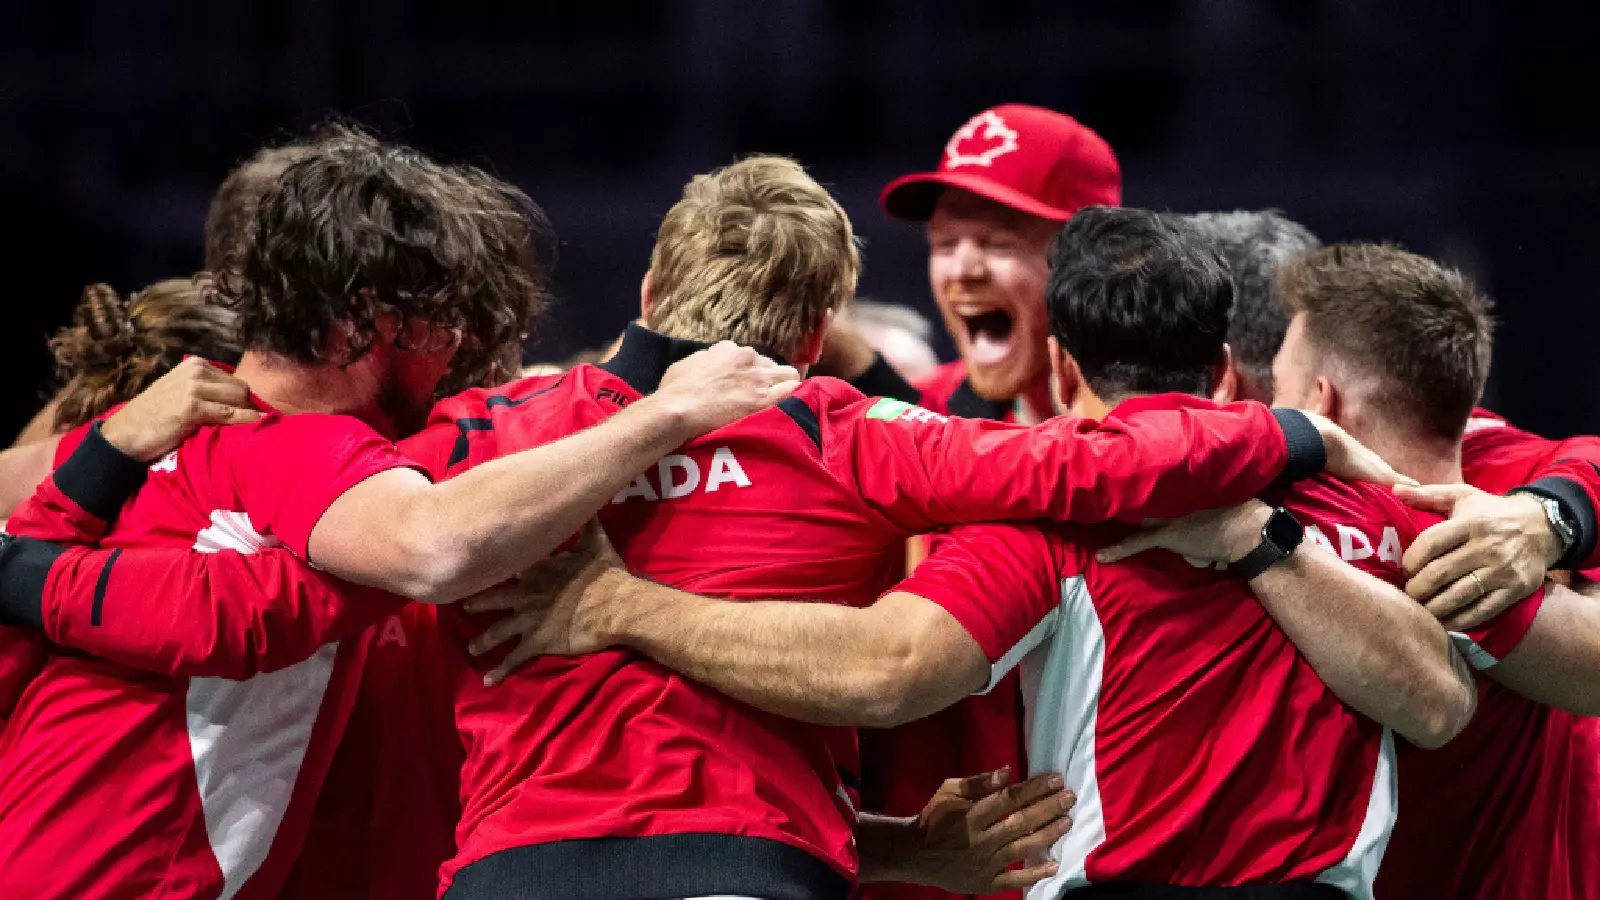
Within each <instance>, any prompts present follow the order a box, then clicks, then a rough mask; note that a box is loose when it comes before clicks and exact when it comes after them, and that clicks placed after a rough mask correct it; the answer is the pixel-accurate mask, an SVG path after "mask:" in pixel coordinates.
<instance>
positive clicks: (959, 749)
mask: <svg viewBox="0 0 1600 900" xmlns="http://www.w3.org/2000/svg"><path fill="white" fill-rule="evenodd" d="M916 388H917V394H916V398H917V402H919V403H920V404H921V405H923V406H925V407H927V408H928V409H931V410H934V411H935V412H941V413H946V414H949V415H952V416H961V417H963V418H968V419H991V420H994V421H1002V422H1015V421H1016V420H1017V416H1016V404H1015V403H1014V402H1013V403H1003V402H1000V401H996V400H990V399H988V398H986V397H982V396H980V395H979V394H978V392H977V391H975V390H974V389H973V387H972V382H971V381H969V380H968V379H967V364H966V363H965V362H964V361H961V360H956V361H955V362H951V363H945V364H944V365H942V366H940V367H939V368H938V369H937V370H936V371H935V372H934V373H933V374H931V375H929V376H928V377H927V378H926V379H923V380H922V381H921V382H919V383H918V384H917V385H916ZM904 399H908V400H909V399H912V398H911V397H906V398H904ZM860 733H861V794H862V802H863V803H865V804H866V807H867V808H868V809H871V810H875V811H881V812H883V813H886V814H888V815H893V816H914V815H916V814H918V813H920V812H922V807H923V804H925V803H927V802H928V798H929V797H931V796H933V792H934V791H936V790H938V789H939V786H940V785H941V784H943V783H944V780H945V779H946V778H950V777H952V776H954V775H963V774H975V773H978V772H992V771H994V770H996V769H999V768H1000V767H1002V766H1010V767H1011V771H1013V772H1024V771H1027V767H1028V760H1027V754H1026V752H1025V751H1024V743H1023V734H1022V685H1021V682H1020V681H1019V680H1018V679H1017V676H1016V675H1015V674H1012V675H1010V676H1009V677H1007V679H1006V680H1005V681H1004V682H1003V683H1001V684H999V685H996V686H995V689H994V690H992V691H989V692H988V693H985V694H980V695H977V696H974V697H968V698H966V699H965V700H962V701H961V702H959V703H956V704H955V705H953V706H949V707H947V708H945V709H942V710H940V711H938V712H936V713H934V714H933V715H931V716H927V717H925V718H921V719H918V720H916V721H914V722H907V723H905V724H904V725H899V726H897V727H895V728H886V729H879V728H863V729H861V730H860ZM860 896H861V900H956V897H957V895H955V894H951V893H949V892H948V891H942V890H940V889H938V888H932V887H924V886H922V885H916V884H893V883H884V884H869V885H863V886H862V887H861V891H860ZM994 896H997V897H1001V898H1005V900H1021V898H1022V893H1021V892H1020V891H1009V892H1005V893H1001V894H996V895H994Z"/></svg>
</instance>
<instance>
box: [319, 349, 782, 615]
mask: <svg viewBox="0 0 1600 900" xmlns="http://www.w3.org/2000/svg"><path fill="white" fill-rule="evenodd" d="M795 384H796V381H795V371H794V369H792V368H790V367H788V366H779V365H776V364H774V363H772V362H771V361H769V360H766V359H765V358H763V357H761V356H759V355H757V354H756V353H755V351H753V350H750V349H748V348H740V347H736V346H734V345H733V344H729V343H726V342H724V343H722V344H717V345H715V346H713V347H712V348H710V349H709V350H705V351H701V352H700V353H696V354H694V355H693V356H690V357H688V358H686V359H684V360H681V361H679V362H678V363H676V364H675V365H673V366H672V368H670V369H668V370H667V373H666V375H665V376H664V377H663V378H662V381H661V386H660V388H659V389H658V390H657V391H656V393H655V394H653V395H651V396H649V397H646V398H644V399H642V400H639V401H637V402H635V403H633V404H632V405H631V406H629V407H628V408H627V409H625V410H623V411H622V412H620V413H618V414H616V415H615V416H613V417H611V418H610V419H609V420H607V421H605V422H603V423H601V424H599V425H596V426H595V427H593V428H590V429H588V430H586V431H583V432H580V433H578V434H575V435H572V436H570V437H567V438H564V439H562V440H559V441H556V442H554V443H551V444H546V445H545V446H542V447H536V448H533V449H531V450H524V451H521V452H519V453H514V454H511V455H508V456H505V457H502V458H500V459H497V460H494V461H491V462H488V463H485V464H483V465H481V466H477V467H475V468H473V469H470V470H468V471H466V472H464V473H462V474H461V475H459V476H457V477H455V478H452V479H450V480H449V481H446V482H442V483H440V484H433V483H431V482H429V481H428V479H427V478H426V477H424V476H423V475H422V474H420V473H418V472H415V471H413V470H410V469H404V468H392V469H389V470H387V471H383V472H380V473H379V474H376V475H373V476H371V477H369V478H367V479H365V480H364V481H362V482H360V483H359V484H357V485H355V486H354V487H351V488H350V489H349V490H346V491H344V492H343V494H341V495H340V496H339V497H338V498H337V499H336V500H334V501H333V502H332V503H331V505H329V506H328V507H327V509H326V512H324V513H323V514H322V516H321V517H320V518H319V519H318V520H317V523H316V525H315V526H314V528H313V529H312V531H311V533H310V538H309V540H308V542H307V543H308V547H307V554H308V556H309V558H310V559H311V560H312V561H313V562H314V563H315V564H316V565H317V566H318V567H319V568H321V569H323V570H325V571H328V572H331V573H332V574H334V575H337V576H339V577H341V578H344V579H346V580H348V581H353V582H355V583H357V584H365V585H368V586H371V587H376V588H381V589H383V590H387V591H390V592H392V593H395V594H399V595H401V596H404V597H410V598H412V599H414V600H422V601H425V602H429V603H448V602H451V601H454V600H459V599H461V598H462V597H465V596H468V595H469V594H472V593H475V592H477V591H480V590H483V589H484V588H487V587H489V586H491V585H493V584H497V583H499V582H500V581H503V580H505V579H506V578H509V577H511V576H513V575H515V574H517V573H518V572H521V571H522V570H524V569H526V568H528V567H529V566H531V565H533V564H534V563H535V562H537V561H538V560H540V559H542V558H543V557H544V556H546V555H547V554H549V553H550V551H552V550H554V549H555V548H556V547H557V546H558V545H560V544H561V542H562V541H564V540H566V539H567V538H568V537H570V536H571V535H572V534H573V533H574V532H576V531H577V530H578V529H579V528H580V527H582V525H583V523H584V521H585V520H587V519H588V518H589V517H591V516H593V515H594V514H595V513H596V512H598V511H599V510H600V509H601V508H602V507H603V506H604V505H605V504H606V503H608V502H610V500H611V498H612V497H614V496H615V495H616V493H617V492H618V491H620V490H622V488H624V487H626V486H627V485H628V484H629V483H630V482H631V481H632V480H633V479H634V477H635V476H636V475H638V474H639V472H641V471H643V470H644V469H645V468H646V467H648V466H649V465H650V464H652V463H654V462H655V461H656V460H658V459H659V458H661V457H662V456H664V455H665V454H667V453H668V452H670V451H671V450H673V449H674V448H676V447H678V446H679V445H681V444H683V443H684V442H685V441H688V440H690V439H691V438H694V437H697V436H699V435H700V434H703V433H705V432H707V431H711V430H714V429H716V428H720V427H722V426H723V425H727V424H729V423H731V422H733V421H735V420H737V419H739V418H742V417H744V416H745V415H748V414H750V413H752V412H755V411H757V410H760V409H764V408H766V407H767V406H770V405H772V404H773V403H775V402H777V401H778V400H779V399H781V398H782V397H784V396H786V395H787V394H788V392H789V391H790V390H792V389H793V387H794V386H795Z"/></svg>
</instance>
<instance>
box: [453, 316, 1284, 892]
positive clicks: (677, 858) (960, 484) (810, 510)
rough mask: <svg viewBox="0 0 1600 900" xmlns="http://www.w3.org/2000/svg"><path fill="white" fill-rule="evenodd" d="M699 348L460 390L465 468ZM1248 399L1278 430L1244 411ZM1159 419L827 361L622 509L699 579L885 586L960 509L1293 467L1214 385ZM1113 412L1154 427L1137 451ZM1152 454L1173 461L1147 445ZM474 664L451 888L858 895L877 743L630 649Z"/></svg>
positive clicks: (464, 665)
mask: <svg viewBox="0 0 1600 900" xmlns="http://www.w3.org/2000/svg"><path fill="white" fill-rule="evenodd" d="M698 346H699V345H696V344H693V343H692V342H685V341H672V340H669V339H667V338H664V337H662V336H660V335H655V334H652V333H650V332H648V331H644V330H642V329H637V328H633V329H630V330H629V333H628V336H627V338H626V339H625V341H624V343H623V346H622V348H621V349H620V350H619V352H618V354H617V356H616V357H615V358H614V359H613V360H612V361H611V363H608V364H607V366H605V367H598V368H597V367H590V366H580V367H578V368H576V369H574V370H572V371H571V372H569V373H566V374H565V375H561V376H553V377H547V378H535V379H528V380H526V381H523V382H519V383H517V384H515V385H512V386H510V387H509V388H505V389H501V390H499V391H495V392H469V393H468V394H465V395H462V396H461V397H459V398H455V399H453V400H451V401H446V402H445V403H443V404H441V405H440V407H439V409H437V410H436V412H435V417H436V421H438V422H445V423H448V424H449V426H450V427H453V428H456V429H458V430H459V440H458V442H457V444H456V446H455V447H454V448H452V452H451V466H452V468H451V471H452V472H454V471H458V470H459V467H461V466H467V465H472V464H475V463H477V462H480V461H483V460H487V459H492V458H495V457H499V456H503V455H505V454H506V453H509V452H512V451H515V450H519V449H523V448H526V447H530V446H534V445H537V444H542V443H545V442H547V441H550V440H553V439H555V438H558V437H561V436H563V435H565V434H567V433H570V432H572V431H576V430H578V429H580V428H584V427H588V426H589V425H592V424H593V423H595V422H597V421H599V420H601V419H603V418H605V417H606V416H608V415H610V414H612V413H613V412H614V411H615V410H617V409H619V408H620V407H622V406H624V405H626V404H627V403H629V402H631V401H632V400H634V399H635V398H637V397H639V396H641V395H642V394H644V393H648V392H649V391H651V390H653V389H654V387H655V385H656V383H657V382H658V381H659V378H660V377H661V374H662V372H663V371H664V370H665V369H666V367H667V365H668V364H669V363H671V362H672V361H674V360H675V359H676V358H678V357H680V356H682V355H686V354H687V353H688V352H691V351H692V350H694V349H697V348H698ZM1246 409H1248V410H1249V411H1250V412H1249V416H1250V417H1251V418H1254V419H1255V424H1254V425H1245V423H1243V422H1241V421H1237V420H1234V419H1233V417H1234V416H1235V415H1238V414H1239V413H1242V412H1244V411H1245V410H1246ZM1157 414H1158V415H1173V414H1177V415H1180V416H1183V417H1185V418H1186V419H1187V420H1188V421H1186V422H1182V423H1180V422H1176V421H1170V420H1169V421H1167V422H1165V423H1161V424H1158V423H1156V422H1155V421H1153V420H1150V419H1149V418H1148V417H1147V416H1146V415H1131V416H1129V417H1127V418H1126V419H1118V420H1113V421H1108V422H1107V423H1105V424H1103V425H1102V426H1100V428H1098V429H1097V428H1096V427H1095V426H1094V425H1093V424H1092V423H1086V422H1083V421H1070V420H1058V421H1056V422H1053V423H1050V424H1049V425H1047V426H1044V427H1041V428H1038V429H1023V428H1019V427H1014V426H1006V425H1002V424H998V423H992V422H982V421H967V420H959V419H946V418H945V417H944V416H941V415H938V414H935V413H932V412H929V411H927V410H922V409H919V408H916V407H913V406H911V405H909V404H907V403H904V402H901V401H893V400H879V401H874V400H868V399H866V398H863V397H861V395H860V394H859V393H858V392H856V391H854V390H852V389H851V388H849V387H848V386H846V385H844V384H843V383H841V382H838V381H834V380H832V379H811V380H808V381H807V382H805V383H804V384H803V385H802V386H801V388H800V389H799V390H798V391H797V392H796V393H795V395H794V396H793V397H791V398H789V399H786V400H785V401H783V403H781V404H779V406H777V407H775V408H773V409H770V410H767V411H764V412H761V413H757V414H755V415H753V416H750V417H748V418H746V419H744V420H742V421H741V422H738V423H735V424H734V425H732V426H730V427H728V428H724V429H722V430H720V431H717V432H714V433H712V434H710V435H706V436H705V437H702V438H700V439H698V440H696V441H693V442H691V443H690V444H688V445H686V446H685V447H684V448H683V449H682V450H680V451H679V452H678V453H675V454H672V455H670V456H668V457H666V458H664V459H663V460H661V462H660V463H659V464H658V465H657V466H656V467H655V468H654V469H652V470H651V471H648V472H646V473H643V474H641V475H640V476H639V477H638V478H637V479H635V481H634V482H633V484H632V485H630V486H629V487H627V488H625V489H624V490H623V491H621V492H620V493H619V494H618V495H617V496H616V498H615V499H614V500H613V502H612V503H611V504H610V505H609V506H608V507H607V508H606V509H605V510H604V511H603V512H602V513H601V519H602V521H603V523H604V524H605V526H606V531H607V533H608V534H609V535H610V537H611V540H612V542H613V543H614V544H615V546H616V547H617V549H618V551H619V552H620V553H621V555H622V556H623V558H624V560H625V561H626V562H627V563H628V567H629V568H630V569H631V570H633V571H635V572H638V573H640V574H643V575H647V576H649V577H651V578H654V579H656V580H659V581H662V582H664V583H667V584H671V585H674V586H676V587H680V588H683V589H685V590H690V591H694V592H697V593H702V594H710V595H713V596H721V597H729V598H743V597H750V598H769V597H772V596H775V595H776V596H785V597H793V598H795V599H799V600H814V601H820V602H835V603H869V602H871V601H872V600H873V599H874V598H875V597H876V596H877V595H878V593H879V592H881V591H882V590H883V589H884V588H886V587H888V586H889V585H890V584H892V583H893V582H894V581H895V580H896V578H897V576H898V575H899V572H897V571H896V564H897V561H898V550H899V547H900V545H901V543H902V542H903V541H904V539H905V538H906V537H907V536H908V535H911V534H917V533H921V532H924V531H927V530H929V529H932V528H934V527H937V526H938V525H940V524H943V523H949V522H952V521H967V520H981V519H994V518H1012V517H1017V516H1030V517H1031V516H1042V515H1048V516H1056V517H1061V518H1068V517H1071V518H1079V519H1088V520H1103V519H1105V518H1110V517H1118V516H1123V517H1128V518H1130V519H1140V518H1143V517H1145V516H1148V515H1153V514H1155V513H1152V512H1151V510H1152V508H1153V507H1152V505H1153V506H1168V505H1171V504H1181V505H1183V506H1186V507H1187V506H1190V505H1191V504H1192V505H1204V504H1206V503H1208V502H1214V501H1215V499H1216V498H1215V496H1201V495H1202V494H1207V495H1211V494H1212V492H1221V493H1227V494H1235V495H1239V496H1249V495H1251V494H1252V493H1253V491H1254V490H1255V489H1259V487H1260V486H1261V485H1263V484H1264V483H1266V482H1268V481H1271V480H1272V479H1273V477H1274V476H1275V475H1276V474H1277V471H1278V469H1279V468H1280V467H1281V466H1282V464H1283V457H1282V456H1281V455H1280V452H1281V451H1282V450H1283V449H1284V448H1283V446H1282V445H1280V441H1281V440H1282V438H1281V436H1280V435H1278V434H1276V433H1275V432H1276V430H1277V429H1276V428H1275V427H1274V426H1272V425H1270V424H1268V423H1266V421H1265V420H1264V419H1262V418H1260V417H1262V416H1265V415H1267V413H1266V412H1265V410H1262V409H1261V408H1260V407H1241V408H1239V409H1238V410H1230V411H1219V410H1216V409H1214V408H1212V407H1210V405H1209V404H1205V403H1204V402H1202V401H1192V402H1189V403H1187V404H1185V405H1184V407H1183V408H1178V409H1172V410H1163V411H1160V412H1159V413H1157ZM1106 426H1110V427H1112V428H1113V429H1114V430H1116V431H1119V432H1123V431H1124V430H1125V429H1126V430H1127V432H1133V431H1137V433H1138V435H1139V437H1138V439H1137V440H1133V441H1124V440H1122V439H1121V438H1120V437H1119V438H1118V439H1115V440H1113V441H1112V443H1114V444H1116V445H1118V446H1117V449H1115V450H1113V449H1112V448H1111V447H1110V446H1108V445H1103V444H1102V443H1101V442H1102V441H1103V440H1104V439H1105V432H1104V431H1103V430H1102V429H1103V428H1105V427H1106ZM1241 426H1244V427H1246V428H1248V429H1249V430H1252V431H1261V432H1265V435H1264V437H1262V436H1260V435H1258V437H1259V438H1261V439H1262V440H1264V441H1265V444H1266V446H1256V447H1251V448H1249V449H1246V447H1247V445H1248V441H1241V443H1240V444H1238V445H1235V444H1234V439H1236V438H1239V439H1242V438H1243V434H1242V433H1241V432H1240V431H1238V430H1237V429H1238V428H1240V427H1241ZM1122 436H1123V437H1127V436H1130V435H1129V434H1127V433H1124V434H1123V435H1122ZM1180 445H1185V446H1180ZM1263 451H1265V453H1266V457H1267V458H1266V459H1254V460H1248V461H1247V457H1251V456H1254V455H1256V454H1259V453H1261V452H1263ZM1125 453H1131V454H1132V456H1125V455H1124V454H1125ZM1147 453H1155V454H1156V455H1157V457H1159V459H1160V462H1159V463H1158V462H1157V459H1156V457H1150V458H1144V459H1139V460H1135V459H1134V457H1143V456H1144V455H1145V454H1147ZM1263 464H1265V465H1263ZM1173 466H1177V467H1178V470H1177V471H1175V470H1174V469H1173V468H1172V467H1173ZM1019 471H1025V472H1028V473H1029V477H1027V478H1017V477H1015V473H1017V472H1019ZM1136 472H1137V473H1139V474H1138V475H1135V474H1134V473H1136ZM1202 472H1203V473H1204V474H1202ZM1152 479H1160V480H1164V481H1167V482H1168V484H1167V485H1166V486H1165V487H1158V486H1157V485H1156V484H1155V481H1154V480H1152ZM1180 482H1181V483H1182V486H1180V485H1179V483H1180ZM1169 490H1170V491H1171V492H1170V493H1169ZM819 558H820V559H827V560H828V561H829V564H828V565H825V566H819V565H817V561H818V559H819ZM441 625H442V626H443V627H445V628H446V629H447V630H448V631H451V632H452V633H453V635H454V637H455V643H456V644H457V646H462V645H464V644H465V642H466V641H467V640H469V639H470V638H471V637H473V636H475V635H476V634H477V633H478V632H479V631H481V629H482V627H483V622H481V621H477V620H473V619H470V618H468V617H466V616H464V615H463V614H461V613H459V611H457V610H454V609H447V610H443V611H441ZM458 661H459V664H460V668H461V671H460V675H459V678H458V679H457V682H456V689H457V717H458V719H457V721H458V726H459V728H460V729H461V732H462V738H463V741H464V743H465V745H466V750H467V763H466V765H465V767H464V768H463V770H462V782H463V783H462V788H463V807H464V810H463V817H462V823H461V827H460V829H459V832H458V842H459V844H460V848H461V849H460V853H459V855H458V856H457V858H456V859H455V860H454V861H452V864H451V865H450V866H448V867H447V869H446V879H445V880H446V885H447V886H448V885H449V883H451V881H452V879H453V881H454V883H456V884H463V885H465V884H467V883H469V882H470V883H471V884H472V886H473V889H474V890H479V889H488V887H489V886H493V885H499V884H503V883H506V882H507V881H510V880H520V881H521V882H527V881H529V880H532V881H534V882H537V883H540V884H543V885H546V886H547V890H549V891H550V892H551V893H552V895H563V894H564V893H571V892H572V891H575V890H576V887H569V886H575V885H577V884H581V885H582V886H583V888H584V889H585V890H586V891H588V892H590V893H596V894H597V895H606V896H614V897H619V898H622V897H652V896H694V895H702V894H740V895H750V896H790V895H796V896H815V897H829V896H842V895H843V893H844V892H845V891H846V890H847V888H848V886H849V883H850V881H851V880H852V879H853V877H854V873H855V869H856V857H855V849H854V846H853V841H852V829H853V825H854V817H855V813H854V810H853V809H852V807H851V804H850V803H849V802H848V799H847V798H848V793H847V792H846V791H845V790H844V788H845V787H846V785H847V783H848V781H849V774H850V773H849V771H848V770H850V769H852V768H853V767H854V761H853V760H851V759H849V758H848V756H849V749H847V748H849V746H850V745H849V742H848V740H846V739H841V736H840V734H839V732H838V730H837V729H824V728H818V727H815V726H810V725H806V724H803V723H799V722H795V721H791V720H787V719H783V718H781V717H778V716H773V715H769V714H767V713H764V712H761V711H759V710H755V709H753V708H750V707H747V706H745V705H743V704H740V703H737V702H735V701H732V700H730V699H728V698H726V697H723V696H722V695H720V694H717V693H715V692H714V691H712V690H710V689H709V688H706V687H704V686H703V685H700V684H698V683H696V682H694V681H691V680H689V679H686V678H683V677H681V676H679V675H677V674H675V673H673V672H670V671H667V670H665V669H663V668H661V667H659V666H657V665H656V664H654V663H653V662H651V661H649V660H647V659H644V658H642V657H640V656H639V655H637V654H634V653H632V652H630V651H626V650H611V651H606V652H603V653H599V654H594V655H591V656H588V657H581V658H576V659H554V658H545V659H540V660H537V661H535V662H533V663H531V664H530V665H529V666H528V667H526V668H525V669H523V670H522V671H520V672H518V673H517V674H516V675H515V676H513V677H512V678H510V679H509V680H508V681H506V682H505V683H504V684H503V685H501V686H499V687H497V688H493V689H489V688H485V687H483V685H482V683H481V678H482V675H483V673H484V672H485V671H486V670H487V669H488V668H489V667H490V666H491V665H492V663H493V660H492V659H488V660H476V659H471V658H468V657H467V656H466V655H465V654H464V653H461V654H460V656H459V658H458ZM841 768H842V769H844V770H846V771H844V772H841ZM950 774H958V773H954V772H953V773H950Z"/></svg>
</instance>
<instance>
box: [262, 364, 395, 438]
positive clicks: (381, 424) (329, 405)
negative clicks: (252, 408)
mask: <svg viewBox="0 0 1600 900" xmlns="http://www.w3.org/2000/svg"><path fill="white" fill-rule="evenodd" d="M376 352H378V351H376V350H373V351H369V353H368V354H367V356H365V357H363V358H362V359H360V360H358V361H356V362H355V363H354V364H352V365H349V366H340V365H337V364H335V363H316V364H311V365H308V364H305V363H299V362H295V361H294V360H291V359H286V358H284V357H282V356H278V355H276V354H268V353H262V352H260V351H256V350H251V351H248V352H246V353H245V354H244V356H243V357H241V358H240V360H239V366H238V368H237V369H235V370H234V374H235V375H236V376H237V377H238V378H239V379H240V380H241V381H243V382H244V383H245V384H248V385H249V386H250V390H251V392H252V393H254V394H255V395H256V396H257V397H260V398H261V399H262V400H263V401H265V402H266V403H267V405H269V406H271V407H272V408H273V409H275V410H277V411H278V412H281V413H284V414H285V415H293V414H295V413H328V414H330V415H343V416H354V417H356V418H358V419H360V420H361V421H363V422H366V423H367V424H368V425H371V426H372V427H373V428H374V429H376V430H377V431H378V433H379V434H382V435H384V436H385V437H389V438H393V437H394V436H395V426H394V422H393V421H391V420H390V418H389V416H387V415H386V414H384V413H383V412H382V411H381V410H380V409H379V408H378V402H377V400H378V390H377V377H376V375H375V370H374V368H373V366H374V364H375V363H376V360H374V359H373V354H374V353H376Z"/></svg>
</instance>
